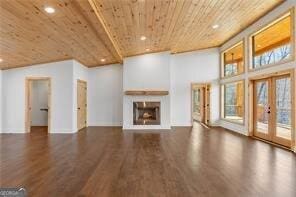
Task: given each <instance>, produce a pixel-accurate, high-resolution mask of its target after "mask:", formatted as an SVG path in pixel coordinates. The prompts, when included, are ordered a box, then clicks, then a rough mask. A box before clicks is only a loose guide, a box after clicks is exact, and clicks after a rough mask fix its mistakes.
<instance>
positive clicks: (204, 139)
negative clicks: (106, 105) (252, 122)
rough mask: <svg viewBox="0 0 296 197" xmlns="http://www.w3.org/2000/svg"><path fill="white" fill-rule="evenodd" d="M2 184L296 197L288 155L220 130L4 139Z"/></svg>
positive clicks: (90, 191) (96, 130)
mask: <svg viewBox="0 0 296 197" xmlns="http://www.w3.org/2000/svg"><path fill="white" fill-rule="evenodd" d="M0 143H1V161H0V162H1V163H0V164H1V165H0V173H1V174H0V175H1V177H0V178H1V179H0V187H17V186H19V187H25V188H26V189H27V190H28V194H29V196H42V197H44V196H54V197H56V196H59V197H60V196H71V197H72V196H136V197H142V196H144V197H145V196H147V197H150V196H151V197H152V196H157V197H159V196H169V197H173V196H182V197H186V196H235V197H238V196H240V197H241V196H248V197H249V196H268V197H272V196H279V197H289V196H291V197H295V196H296V156H295V154H293V153H292V152H289V151H287V150H284V149H281V148H278V147H275V146H273V145H270V144H266V143H264V142H261V141H257V140H254V139H251V138H248V137H245V136H241V135H239V134H235V133H233V132H229V131H226V130H223V129H220V128H219V129H217V128H215V129H210V130H207V129H204V128H203V127H200V126H197V127H196V128H194V129H190V128H174V129H173V130H172V131H171V132H158V133H156V132H155V133H139V132H134V133H133V132H122V130H121V128H115V127H90V128H88V129H84V130H82V131H80V132H79V133H77V134H47V133H46V132H45V131H44V130H42V129H38V130H33V131H32V132H31V133H30V134H2V135H0Z"/></svg>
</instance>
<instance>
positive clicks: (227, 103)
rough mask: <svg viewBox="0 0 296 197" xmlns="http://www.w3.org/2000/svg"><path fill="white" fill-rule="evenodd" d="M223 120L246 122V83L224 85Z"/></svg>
mask: <svg viewBox="0 0 296 197" xmlns="http://www.w3.org/2000/svg"><path fill="white" fill-rule="evenodd" d="M222 90H223V93H224V101H223V118H224V119H227V120H230V121H233V122H238V123H243V121H244V82H243V81H239V82H233V83H227V84H224V85H223V89H222Z"/></svg>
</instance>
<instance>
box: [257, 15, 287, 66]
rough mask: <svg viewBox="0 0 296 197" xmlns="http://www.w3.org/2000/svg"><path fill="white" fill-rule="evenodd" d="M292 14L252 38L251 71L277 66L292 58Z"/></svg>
mask: <svg viewBox="0 0 296 197" xmlns="http://www.w3.org/2000/svg"><path fill="white" fill-rule="evenodd" d="M291 36H292V33H291V13H290V12H289V13H287V14H286V15H284V16H283V17H281V18H279V19H278V20H276V21H275V22H273V23H272V24H271V25H269V26H267V27H265V28H263V29H262V30H260V31H259V33H256V34H255V35H254V36H253V37H252V46H253V53H252V54H253V64H252V65H251V69H256V68H260V67H262V66H265V65H269V64H275V63H278V62H281V61H283V60H287V59H289V58H291V54H292V44H291V38H292V37H291Z"/></svg>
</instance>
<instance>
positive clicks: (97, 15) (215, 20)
mask: <svg viewBox="0 0 296 197" xmlns="http://www.w3.org/2000/svg"><path fill="white" fill-rule="evenodd" d="M283 1H284V0H248V1H246V0H223V1H221V0H0V58H1V59H3V61H2V62H1V63H0V69H7V68H14V67H20V66H28V65H32V64H37V63H43V62H52V61H59V60H63V59H72V58H74V59H76V60H78V61H79V62H81V63H82V64H84V65H86V66H89V67H92V66H99V65H103V64H110V63H115V62H122V58H123V57H128V56H133V55H137V54H143V53H150V52H157V51H166V50H170V51H172V52H173V53H178V52H186V51H192V50H198V49H203V48H210V47H216V46H220V45H221V44H223V43H224V42H225V41H227V40H228V39H229V38H231V37H232V36H233V35H235V34H237V33H238V32H240V31H241V30H242V29H244V28H246V27H247V26H248V25H250V24H251V23H253V22H254V21H255V20H257V19H258V18H259V17H261V16H262V15H264V14H265V13H266V12H268V11H270V10H271V9H273V8H274V7H275V6H277V5H279V4H280V3H282V2H283ZM45 6H52V7H54V8H55V9H56V12H55V13H54V14H48V13H46V12H45V11H44V7H45ZM215 24H218V25H219V28H217V29H213V28H212V26H213V25H215ZM141 36H145V37H146V38H147V39H146V40H144V41H142V40H141V39H140V38H141ZM102 59H105V61H104V62H102V61H101V60H102Z"/></svg>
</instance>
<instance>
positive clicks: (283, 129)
mask: <svg viewBox="0 0 296 197" xmlns="http://www.w3.org/2000/svg"><path fill="white" fill-rule="evenodd" d="M275 83H276V84H275V85H276V136H277V137H282V138H285V139H289V140H290V139H291V80H290V78H289V77H287V78H282V79H276V82H275Z"/></svg>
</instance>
